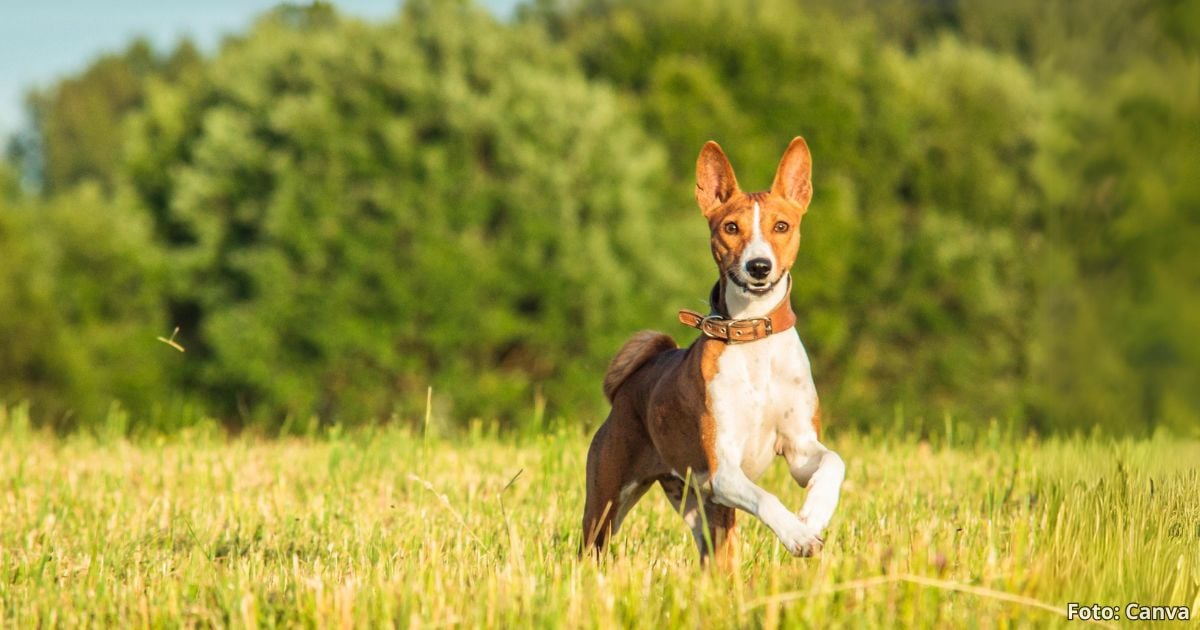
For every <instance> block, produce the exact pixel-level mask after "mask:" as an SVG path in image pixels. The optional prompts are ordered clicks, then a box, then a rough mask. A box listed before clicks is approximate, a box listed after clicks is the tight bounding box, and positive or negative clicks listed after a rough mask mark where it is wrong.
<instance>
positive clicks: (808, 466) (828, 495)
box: [784, 439, 846, 533]
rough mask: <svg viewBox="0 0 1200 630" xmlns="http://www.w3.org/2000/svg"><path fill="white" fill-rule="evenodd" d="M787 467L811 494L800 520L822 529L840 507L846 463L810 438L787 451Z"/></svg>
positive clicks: (801, 511) (802, 510) (814, 527)
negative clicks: (839, 497)
mask: <svg viewBox="0 0 1200 630" xmlns="http://www.w3.org/2000/svg"><path fill="white" fill-rule="evenodd" d="M784 456H785V457H786V458H787V462H788V467H789V468H790V469H791V472H792V478H793V479H795V480H796V483H798V484H800V485H801V486H804V487H806V488H808V497H807V498H805V500H804V507H803V508H801V509H800V520H802V521H804V522H805V523H806V524H807V525H808V526H809V527H812V528H813V529H815V530H817V532H818V533H819V532H822V531H824V530H825V527H826V526H828V525H829V519H831V518H833V512H834V510H836V509H837V504H838V495H839V494H840V493H841V488H842V480H844V479H845V478H846V465H845V464H844V463H843V462H842V458H841V457H839V456H838V454H837V453H834V452H833V451H831V450H829V449H828V448H825V445H824V444H821V443H820V442H818V441H817V440H815V439H814V440H811V441H810V442H808V443H807V444H804V445H803V446H802V447H801V448H798V449H790V450H788V451H785V453H784Z"/></svg>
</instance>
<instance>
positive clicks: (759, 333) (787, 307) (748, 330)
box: [679, 274, 796, 344]
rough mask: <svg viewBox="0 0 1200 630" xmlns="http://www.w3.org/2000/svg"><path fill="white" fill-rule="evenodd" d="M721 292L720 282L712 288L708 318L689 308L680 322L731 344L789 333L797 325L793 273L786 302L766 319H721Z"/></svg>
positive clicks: (786, 294)
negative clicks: (719, 306) (719, 310)
mask: <svg viewBox="0 0 1200 630" xmlns="http://www.w3.org/2000/svg"><path fill="white" fill-rule="evenodd" d="M719 292H720V282H718V283H717V284H716V286H714V287H713V290H712V292H711V293H710V294H709V298H708V303H709V306H710V307H711V308H712V314H710V315H707V316H705V315H701V314H700V313H698V312H696V311H693V310H690V309H683V310H681V311H679V322H680V323H681V324H683V325H685V326H691V327H692V328H698V329H699V330H700V332H702V333H704V334H705V335H707V336H709V337H712V338H713V339H720V340H721V341H724V342H725V343H728V344H738V343H746V342H748V341H757V340H759V339H764V338H766V337H769V336H771V335H773V334H775V333H777V332H783V331H785V330H789V329H791V328H792V327H793V326H795V325H796V313H795V311H793V310H792V277H791V275H790V274H789V275H788V288H787V293H785V294H784V296H783V300H782V301H780V302H779V304H777V305H775V308H773V309H771V312H770V313H767V314H766V316H764V317H751V318H748V319H729V318H727V317H722V316H721V315H720V314H718V309H717V304H718V298H719V297H720V295H719Z"/></svg>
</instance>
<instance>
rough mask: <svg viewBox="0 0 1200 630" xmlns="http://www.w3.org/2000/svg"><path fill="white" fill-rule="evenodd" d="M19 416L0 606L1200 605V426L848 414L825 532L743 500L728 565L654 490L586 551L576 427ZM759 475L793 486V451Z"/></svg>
mask: <svg viewBox="0 0 1200 630" xmlns="http://www.w3.org/2000/svg"><path fill="white" fill-rule="evenodd" d="M19 415H20V413H19V411H18V413H17V414H13V413H10V412H4V413H2V414H0V626H17V627H47V626H58V625H67V626H75V625H104V626H118V627H143V626H152V627H157V626H176V625H185V626H195V625H200V626H209V625H215V626H239V627H241V626H254V625H258V626H273V625H283V626H293V625H304V626H345V625H353V626H376V625H380V624H390V625H397V626H406V627H407V626H417V625H420V626H422V627H429V626H467V627H474V626H503V627H511V626H519V627H525V626H584V627H592V626H600V627H617V626H633V627H646V628H660V627H680V628H697V627H703V628H711V627H718V628H719V627H758V626H762V627H775V626H777V625H781V626H799V627H811V626H819V627H839V626H844V627H854V628H858V627H911V626H917V627H947V628H957V627H983V628H993V627H1026V626H1034V625H1036V626H1064V627H1065V626H1075V625H1077V624H1078V622H1067V621H1066V620H1065V619H1062V618H1061V617H1059V616H1057V615H1056V613H1054V612H1051V611H1047V610H1044V609H1041V608H1038V607H1036V606H1034V605H1033V601H1034V600H1036V602H1041V603H1043V604H1046V605H1049V606H1051V607H1053V608H1056V609H1061V608H1064V607H1065V605H1066V602H1068V601H1077V602H1083V603H1093V602H1094V603H1102V604H1121V605H1122V606H1123V605H1124V604H1125V603H1126V602H1131V601H1137V602H1142V603H1152V604H1187V605H1191V606H1193V607H1195V606H1197V605H1200V601H1198V600H1200V551H1198V549H1200V531H1198V529H1197V528H1198V527H1200V505H1198V501H1197V499H1198V498H1200V473H1197V470H1196V467H1195V462H1198V461H1200V443H1197V442H1180V441H1174V440H1170V439H1165V438H1160V439H1156V440H1151V441H1115V442H1114V441H1108V440H1105V439H1091V440H1066V441H1057V440H1052V441H1032V440H1030V441H1025V440H1020V439H1004V440H1001V439H997V438H994V437H993V439H990V440H989V439H986V438H985V439H979V440H977V441H975V442H974V443H970V444H957V445H953V446H947V445H944V444H942V445H939V444H934V445H930V444H928V443H924V442H919V441H917V440H913V439H895V438H886V437H867V436H855V435H846V434H837V433H836V432H832V433H831V435H828V436H827V442H828V443H829V445H830V446H832V447H833V448H835V449H837V450H838V451H839V452H840V453H841V454H842V456H843V457H844V459H845V460H846V463H847V482H846V485H845V490H844V494H843V499H842V504H841V508H840V510H839V512H838V515H837V516H836V517H835V519H834V522H833V525H832V527H831V530H830V532H829V535H828V542H827V546H826V549H825V552H824V553H823V554H822V555H821V556H820V557H818V558H815V559H797V558H792V557H790V556H788V555H787V554H786V553H785V552H784V550H783V548H782V546H781V545H780V544H779V543H778V542H777V541H776V540H775V539H774V538H773V537H772V536H771V534H770V532H769V530H767V529H766V528H765V527H764V526H763V525H761V524H760V523H758V522H757V521H755V520H754V519H752V518H749V517H746V516H745V515H741V517H740V521H739V522H740V531H741V538H740V542H739V546H740V547H739V548H740V555H741V563H740V566H739V567H738V568H737V570H736V572H735V573H734V574H732V575H726V574H722V573H718V572H713V571H702V570H700V569H699V568H698V567H697V561H696V557H695V550H694V548H693V546H692V542H691V539H690V534H688V532H687V531H686V530H685V528H684V527H683V525H682V523H681V521H680V520H679V518H678V516H676V515H675V514H673V513H671V511H670V509H669V507H668V506H667V502H666V500H665V499H663V498H662V497H661V496H659V494H658V493H657V491H655V492H652V493H651V494H648V495H647V496H646V498H645V499H643V501H642V503H641V504H639V505H638V507H637V508H636V509H635V510H634V511H633V513H632V514H631V515H630V518H629V520H628V521H627V524H626V527H625V529H624V530H623V531H622V532H620V534H619V535H618V536H617V539H616V541H615V544H614V546H613V549H612V553H611V554H609V556H608V557H606V558H605V559H603V560H602V561H601V562H600V563H595V562H592V561H582V562H581V561H579V560H577V559H576V556H575V551H576V548H577V545H578V542H579V535H580V532H579V530H578V526H579V518H580V510H581V506H582V502H583V469H584V467H583V461H584V454H585V450H586V446H587V439H586V437H585V436H583V435H580V434H578V433H575V432H570V433H562V434H556V435H546V436H540V437H534V438H524V439H520V440H516V439H503V438H495V437H481V436H479V435H475V436H474V437H472V436H462V437H461V438H459V439H457V440H454V441H449V440H431V441H425V440H422V439H421V438H420V437H419V436H414V435H413V434H411V433H409V432H406V431H403V430H378V431H369V432H363V433H355V434H351V435H338V434H336V433H335V434H333V435H327V436H325V437H322V438H320V439H312V438H309V439H280V440H264V439H259V438H254V437H242V438H234V439H227V438H224V437H222V436H220V435H219V434H216V433H214V432H208V433H206V432H203V431H195V430H194V431H191V432H185V433H183V434H181V435H179V436H176V437H172V438H169V439H164V440H157V441H156V440H153V439H149V438H146V439H141V440H137V441H135V442H130V441H126V440H125V439H123V438H109V439H99V438H95V437H86V436H73V437H52V436H49V435H46V434H43V433H41V432H37V431H31V430H29V429H28V427H27V423H26V422H25V421H24V420H23V419H22V418H20V417H18V416H19ZM518 473H519V476H518ZM514 477H515V480H514ZM762 483H763V485H764V486H765V487H767V488H768V489H770V490H772V491H774V492H776V493H777V494H779V496H780V497H781V498H782V499H783V500H784V502H785V503H786V504H788V505H790V506H793V507H795V508H798V507H799V506H800V504H801V501H802V499H803V491H802V490H801V489H799V488H797V487H796V486H795V484H794V483H792V482H791V480H790V477H788V475H787V473H786V471H785V470H784V467H783V466H782V465H778V466H775V467H773V468H772V470H771V472H770V473H769V474H768V476H767V477H766V478H765V479H764V480H763V481H762ZM909 576H918V577H917V579H918V582H921V583H918V582H914V581H905V580H906V579H909ZM964 589H972V590H971V592H966V591H965V590H964ZM978 589H988V590H986V591H980V590H978ZM1005 593H1007V594H1011V595H1013V596H1017V598H1021V600H1022V601H1005V600H1003V599H1001V598H1002V597H1004V595H1003V594H1005ZM1026 600H1029V601H1026ZM1193 610H1197V612H1200V610H1198V609H1196V608H1193ZM1184 625H1186V624H1184Z"/></svg>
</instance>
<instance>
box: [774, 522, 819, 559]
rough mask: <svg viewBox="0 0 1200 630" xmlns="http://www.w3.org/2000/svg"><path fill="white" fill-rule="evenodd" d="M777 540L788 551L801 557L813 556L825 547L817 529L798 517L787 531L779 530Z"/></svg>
mask: <svg viewBox="0 0 1200 630" xmlns="http://www.w3.org/2000/svg"><path fill="white" fill-rule="evenodd" d="M779 540H780V541H781V542H782V543H783V546H784V547H785V548H786V549H787V550H788V553H790V554H792V555H793V556H797V557H801V558H810V557H812V556H815V555H817V554H819V553H821V549H823V548H824V547H825V539H824V538H821V536H820V534H819V533H818V531H817V530H814V529H812V528H811V527H809V526H808V524H807V523H805V522H804V521H802V520H800V519H796V522H795V524H794V526H793V527H791V528H789V531H787V532H781V533H780V536H779Z"/></svg>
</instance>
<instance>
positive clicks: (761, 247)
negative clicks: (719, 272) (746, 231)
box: [737, 201, 777, 283]
mask: <svg viewBox="0 0 1200 630" xmlns="http://www.w3.org/2000/svg"><path fill="white" fill-rule="evenodd" d="M755 258H766V259H767V260H769V261H771V269H772V270H774V269H775V266H776V262H777V261H776V260H775V250H773V249H771V244H770V243H768V242H767V239H765V238H763V231H762V209H761V208H759V207H758V202H757V201H756V202H754V227H753V228H752V230H751V232H750V243H749V244H747V245H746V249H744V250H742V255H741V257H740V258H739V259H738V270H737V273H739V274H742V278H743V279H744V280H745V281H746V282H748V283H759V282H762V280H755V279H753V278H750V277H749V276H747V275H745V270H746V263H748V262H750V261H751V260H754V259H755ZM768 277H769V276H768Z"/></svg>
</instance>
